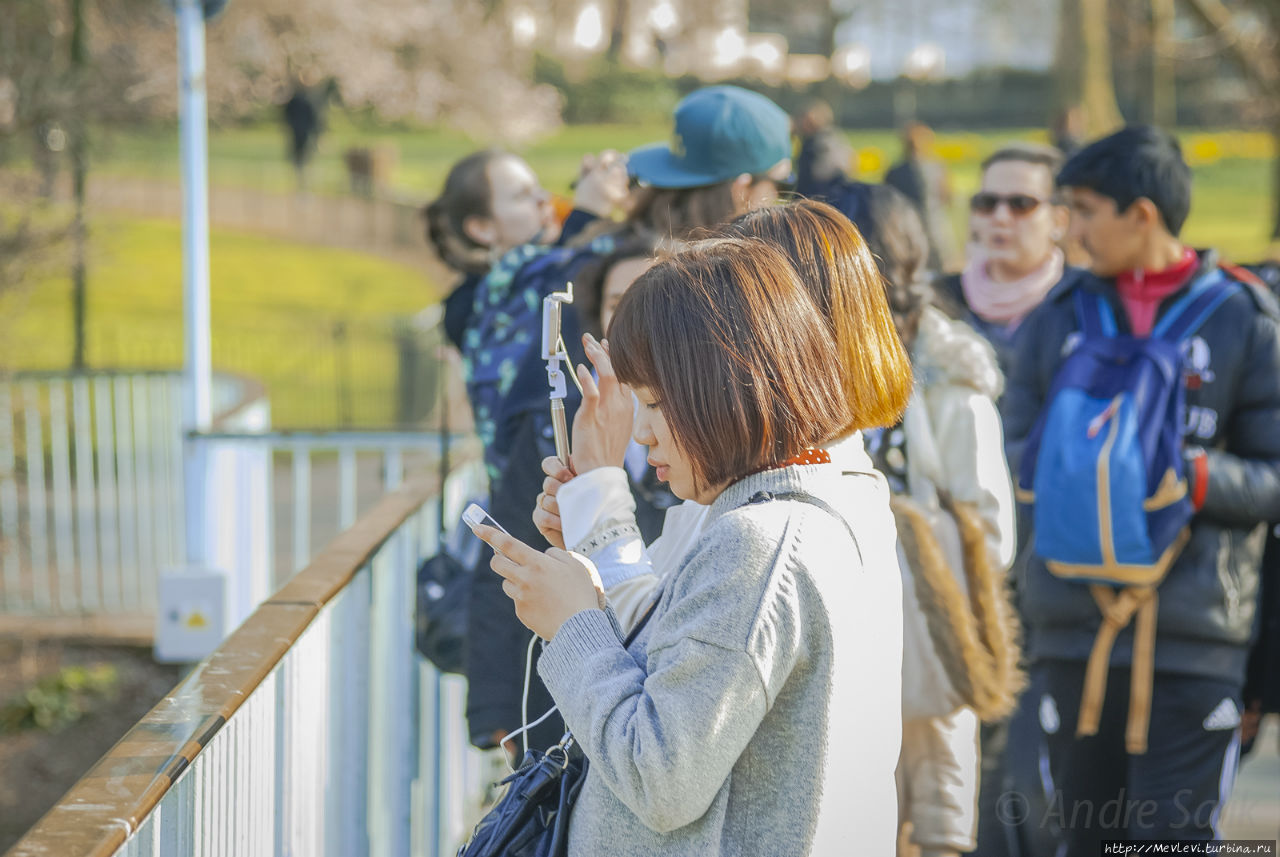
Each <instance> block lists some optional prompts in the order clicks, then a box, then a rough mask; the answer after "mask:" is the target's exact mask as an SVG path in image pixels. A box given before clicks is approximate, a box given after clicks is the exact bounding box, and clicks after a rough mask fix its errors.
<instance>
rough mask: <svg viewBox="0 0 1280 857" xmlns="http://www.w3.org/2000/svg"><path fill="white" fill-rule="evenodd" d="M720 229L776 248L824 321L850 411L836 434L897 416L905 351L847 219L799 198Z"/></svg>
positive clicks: (906, 373) (905, 384) (907, 361)
mask: <svg viewBox="0 0 1280 857" xmlns="http://www.w3.org/2000/svg"><path fill="white" fill-rule="evenodd" d="M724 232H725V233H726V234H729V235H739V236H742V237H744V238H759V239H761V240H763V241H766V242H768V243H770V244H772V245H774V246H776V247H777V248H778V249H779V250H781V251H782V252H783V254H784V255H785V256H786V257H787V258H788V259H789V260H790V261H791V265H792V266H793V267H794V268H795V269H796V271H797V272H798V273H799V274H800V280H801V282H802V283H803V284H804V285H805V287H806V288H807V289H808V291H809V296H810V298H811V299H812V301H813V303H814V304H815V305H816V306H817V308H818V312H819V313H821V315H822V318H823V319H824V320H825V321H826V322H827V325H828V328H829V330H830V331H831V335H832V336H833V337H834V339H835V344H836V350H837V352H838V353H839V354H840V368H841V370H842V371H841V376H842V380H843V383H844V390H845V397H846V400H847V401H848V403H849V410H850V412H851V414H852V417H851V420H850V422H849V423H848V424H846V425H845V426H843V427H842V428H841V430H840V431H839V432H838V433H837V434H847V433H849V432H851V431H854V430H857V429H866V428H874V427H876V426H887V425H893V424H894V423H896V422H897V421H898V419H899V417H901V415H902V411H903V409H904V408H906V406H907V399H908V398H909V397H910V396H911V383H912V378H911V358H910V356H909V355H908V354H907V351H906V349H905V348H904V347H903V345H902V340H901V339H900V338H899V337H898V333H897V331H896V329H895V328H894V325H893V315H892V313H891V312H890V311H889V304H888V302H887V301H886V300H885V289H884V284H883V283H882V281H881V277H880V271H879V270H878V269H877V268H876V262H875V259H874V258H873V257H872V255H871V250H870V249H869V248H868V246H867V242H866V241H864V240H863V238H862V235H861V234H860V233H859V232H858V229H857V227H855V226H854V225H853V224H852V223H851V222H850V221H849V218H847V217H845V216H844V215H843V214H841V213H840V212H839V211H838V210H837V209H835V208H833V207H832V206H830V205H827V204H826V203H825V202H816V201H814V200H809V199H802V200H797V201H795V202H791V203H788V204H787V205H773V206H767V207H765V208H761V209H757V210H755V211H752V212H748V213H747V214H744V215H742V216H741V217H739V218H738V219H737V220H734V221H733V222H732V223H730V224H729V225H728V226H727V227H725V229H724ZM827 439H828V440H830V439H831V438H827Z"/></svg>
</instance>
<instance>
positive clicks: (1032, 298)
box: [960, 248, 1064, 327]
mask: <svg viewBox="0 0 1280 857" xmlns="http://www.w3.org/2000/svg"><path fill="white" fill-rule="evenodd" d="M1063 264H1064V263H1063V256H1062V251H1061V250H1059V249H1057V248H1054V251H1053V255H1051V256H1050V257H1049V259H1048V260H1047V261H1046V262H1045V263H1044V264H1043V265H1041V266H1040V267H1039V268H1036V269H1035V270H1034V271H1032V272H1031V273H1030V274H1027V275H1026V276H1025V277H1023V278H1021V279H1019V280H1014V281H1012V282H1008V283H997V282H996V281H995V280H993V279H991V275H990V274H988V273H987V260H986V258H985V257H983V256H981V255H979V254H974V255H973V256H972V258H970V260H969V264H968V265H966V266H965V269H964V271H963V273H961V274H960V289H961V291H963V292H964V299H965V302H966V303H968V304H969V308H970V309H971V310H973V312H974V313H975V314H976V315H977V316H978V318H980V319H982V320H983V321H990V322H995V323H997V324H1006V325H1009V326H1010V327H1017V326H1018V325H1019V324H1021V323H1022V320H1023V319H1024V318H1026V317H1027V314H1028V313H1030V312H1031V311H1032V310H1033V309H1035V308H1036V307H1037V306H1038V305H1039V304H1040V301H1042V300H1044V296H1045V295H1047V294H1048V293H1049V290H1050V289H1052V288H1053V287H1054V285H1055V284H1056V283H1057V282H1058V281H1059V280H1061V279H1062V266H1063Z"/></svg>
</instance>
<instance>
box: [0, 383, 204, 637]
mask: <svg viewBox="0 0 1280 857" xmlns="http://www.w3.org/2000/svg"><path fill="white" fill-rule="evenodd" d="M179 385H180V378H179V376H177V375H176V374H171V373H162V372H149V373H138V372H134V373H127V374H107V373H94V374H89V373H84V374H77V375H73V376H57V375H53V374H47V375H42V374H38V373H31V374H26V375H23V376H19V378H18V379H17V380H15V381H13V382H10V383H0V570H2V572H3V573H0V609H3V610H4V611H5V612H11V613H16V612H28V613H43V614H52V613H59V614H69V613H80V612H96V611H99V610H129V609H146V608H149V607H152V606H153V605H154V602H155V589H156V586H155V582H156V571H157V569H159V568H161V567H162V566H164V565H166V564H170V563H172V562H174V561H175V560H176V559H177V558H178V557H180V556H181V555H182V551H183V543H182V536H183V529H182V514H183V497H182V490H181V478H182V449H181V437H182V435H181V425H180V420H179V409H180V404H179Z"/></svg>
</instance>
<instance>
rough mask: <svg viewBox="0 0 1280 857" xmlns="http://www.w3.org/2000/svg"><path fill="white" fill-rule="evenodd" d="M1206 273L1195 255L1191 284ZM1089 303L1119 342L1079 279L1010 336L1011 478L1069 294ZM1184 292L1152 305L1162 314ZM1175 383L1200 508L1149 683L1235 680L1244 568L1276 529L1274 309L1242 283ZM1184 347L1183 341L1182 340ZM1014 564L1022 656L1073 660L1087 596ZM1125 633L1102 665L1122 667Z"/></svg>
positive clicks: (1129, 634)
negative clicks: (1181, 390)
mask: <svg viewBox="0 0 1280 857" xmlns="http://www.w3.org/2000/svg"><path fill="white" fill-rule="evenodd" d="M1216 264H1217V258H1216V255H1215V254H1214V253H1213V252H1212V251H1209V252H1206V253H1203V254H1201V268H1200V272H1199V273H1205V272H1207V271H1208V270H1209V269H1210V268H1212V267H1213V266H1214V265H1216ZM1077 288H1085V289H1091V290H1094V291H1097V292H1099V293H1101V294H1103V295H1104V296H1106V298H1107V299H1108V300H1109V301H1110V303H1111V305H1112V309H1113V310H1114V312H1115V316H1116V318H1117V319H1118V320H1120V322H1121V325H1122V332H1124V328H1127V325H1128V318H1127V316H1126V314H1125V311H1124V308H1123V305H1122V304H1121V301H1120V299H1119V297H1118V295H1117V294H1116V290H1115V285H1114V283H1111V282H1106V281H1103V280H1099V279H1098V278H1096V277H1093V276H1086V277H1081V278H1078V279H1075V280H1073V281H1064V282H1063V283H1061V284H1060V285H1059V287H1056V288H1055V289H1054V290H1053V291H1051V292H1050V293H1049V296H1048V297H1047V298H1046V299H1045V301H1044V303H1042V304H1041V305H1040V306H1039V307H1038V308H1037V309H1036V310H1035V311H1034V312H1033V313H1032V314H1031V315H1030V316H1029V317H1028V318H1027V320H1026V321H1024V322H1023V324H1022V326H1021V328H1020V329H1019V331H1018V336H1017V342H1016V346H1015V355H1014V359H1013V363H1012V366H1011V372H1010V377H1009V379H1008V386H1007V388H1006V390H1005V398H1004V401H1003V403H1002V404H1003V411H1004V418H1005V433H1006V438H1005V439H1006V444H1007V447H1008V452H1009V462H1010V465H1011V467H1012V469H1013V472H1014V473H1017V472H1018V469H1019V459H1020V453H1021V449H1022V445H1023V444H1024V443H1025V441H1026V439H1027V436H1028V434H1030V432H1031V429H1032V427H1033V426H1034V424H1035V422H1036V418H1037V417H1038V415H1039V413H1040V410H1041V408H1042V407H1044V406H1045V404H1046V403H1045V396H1046V394H1047V392H1048V390H1049V387H1050V385H1051V384H1052V382H1053V377H1054V374H1055V373H1056V371H1057V369H1058V366H1059V364H1060V363H1061V361H1062V354H1063V351H1064V346H1065V345H1066V340H1067V337H1068V336H1069V335H1070V334H1072V333H1074V332H1076V331H1077V330H1078V327H1079V325H1078V322H1077V319H1076V311H1075V306H1074V301H1073V300H1072V297H1071V295H1072V292H1073V291H1074V289H1077ZM1183 292H1185V289H1183V290H1180V291H1179V292H1176V293H1175V294H1174V295H1171V296H1169V297H1168V298H1166V299H1165V301H1164V302H1163V303H1162V304H1161V306H1160V310H1159V313H1163V312H1164V310H1165V309H1167V308H1168V306H1169V304H1170V303H1172V302H1173V301H1175V300H1177V298H1178V297H1179V296H1180V295H1181V294H1182V293H1183ZM1196 337H1198V338H1199V339H1201V340H1202V341H1203V342H1202V344H1196V347H1195V348H1193V349H1192V353H1193V357H1192V365H1191V366H1190V367H1189V368H1190V369H1191V370H1192V374H1189V375H1188V379H1189V383H1188V389H1187V434H1186V444H1187V445H1188V447H1200V448H1203V449H1204V450H1205V451H1206V453H1207V456H1208V474H1209V478H1208V486H1207V492H1206V494H1205V500H1204V505H1203V507H1202V508H1201V509H1200V511H1199V512H1198V513H1197V514H1196V516H1195V517H1194V518H1193V519H1192V523H1191V538H1190V541H1189V542H1188V544H1187V546H1186V548H1185V549H1184V550H1183V552H1182V554H1181V555H1180V556H1179V557H1178V559H1177V561H1176V562H1175V563H1174V565H1173V567H1172V568H1171V569H1170V570H1169V574H1168V576H1167V577H1166V579H1165V580H1164V581H1163V582H1162V583H1161V584H1160V587H1159V589H1158V590H1157V593H1158V596H1159V618H1158V620H1157V625H1156V634H1157V637H1156V641H1157V642H1156V654H1155V666H1156V670H1157V671H1159V672H1166V673H1182V674H1192V675H1201V676H1215V677H1219V678H1224V677H1225V678H1228V679H1230V680H1235V681H1241V682H1243V680H1244V672H1245V661H1246V658H1247V656H1248V652H1249V645H1250V641H1251V638H1252V635H1253V633H1254V631H1255V628H1254V624H1255V622H1254V620H1255V615H1256V606H1257V596H1258V566H1259V562H1260V560H1261V557H1262V544H1263V537H1264V535H1265V533H1264V526H1263V525H1264V522H1266V521H1269V520H1280V310H1278V309H1277V305H1276V302H1275V300H1274V298H1273V297H1272V296H1271V295H1270V294H1269V293H1268V292H1266V291H1265V290H1264V289H1262V288H1259V287H1258V286H1256V285H1251V284H1245V285H1244V286H1243V287H1242V288H1241V290H1240V291H1239V293H1237V294H1235V295H1233V296H1232V297H1231V298H1229V299H1228V300H1227V301H1226V302H1224V303H1223V304H1222V305H1221V306H1220V307H1218V309H1217V310H1216V311H1215V312H1214V314H1213V315H1212V316H1211V317H1210V318H1209V319H1208V320H1207V321H1206V322H1205V323H1204V325H1203V326H1202V327H1201V328H1200V330H1199V331H1198V332H1197V334H1196ZM1193 342H1194V339H1193ZM1029 544H1030V545H1031V547H1030V548H1029V552H1030V556H1029V557H1028V558H1027V562H1026V563H1023V564H1020V565H1021V571H1020V574H1021V579H1020V580H1019V581H1018V590H1019V593H1020V597H1021V608H1022V614H1023V617H1024V621H1025V622H1026V623H1027V633H1028V654H1029V656H1030V658H1031V659H1032V660H1033V661H1035V660H1039V659H1046V658H1052V659H1066V660H1075V661H1083V660H1087V659H1088V656H1089V651H1090V649H1091V647H1092V646H1093V642H1094V638H1095V636H1096V634H1097V632H1098V626H1099V623H1100V619H1101V617H1100V614H1099V611H1098V607H1097V605H1096V604H1095V603H1094V601H1093V598H1092V596H1091V595H1090V594H1089V591H1088V588H1087V587H1086V586H1084V585H1082V584H1080V583H1076V582H1071V581H1066V580H1062V579H1059V578H1057V577H1054V576H1053V575H1051V574H1050V573H1049V571H1048V569H1047V568H1046V566H1045V564H1044V562H1043V560H1041V559H1040V558H1039V557H1037V556H1036V555H1035V553H1034V541H1031V542H1029ZM1132 641H1133V629H1132V626H1130V627H1129V628H1127V629H1126V630H1125V631H1124V632H1122V634H1121V636H1120V638H1119V639H1118V640H1117V642H1116V645H1115V649H1114V650H1113V652H1112V657H1111V662H1112V664H1115V665H1128V664H1129V663H1130V659H1131V655H1132Z"/></svg>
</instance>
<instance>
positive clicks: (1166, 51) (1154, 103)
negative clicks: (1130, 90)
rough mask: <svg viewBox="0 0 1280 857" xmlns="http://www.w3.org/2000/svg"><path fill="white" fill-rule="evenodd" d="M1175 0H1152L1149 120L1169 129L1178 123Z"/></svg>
mask: <svg viewBox="0 0 1280 857" xmlns="http://www.w3.org/2000/svg"><path fill="white" fill-rule="evenodd" d="M1174 11H1175V10H1174V0H1151V123H1152V124H1153V125H1159V126H1160V127H1162V128H1169V129H1172V128H1173V127H1174V126H1175V125H1177V124H1178V107H1177V93H1176V90H1175V84H1174V63H1173V21H1174Z"/></svg>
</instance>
